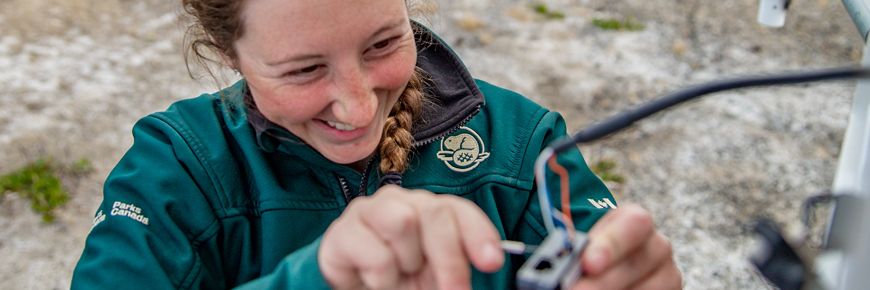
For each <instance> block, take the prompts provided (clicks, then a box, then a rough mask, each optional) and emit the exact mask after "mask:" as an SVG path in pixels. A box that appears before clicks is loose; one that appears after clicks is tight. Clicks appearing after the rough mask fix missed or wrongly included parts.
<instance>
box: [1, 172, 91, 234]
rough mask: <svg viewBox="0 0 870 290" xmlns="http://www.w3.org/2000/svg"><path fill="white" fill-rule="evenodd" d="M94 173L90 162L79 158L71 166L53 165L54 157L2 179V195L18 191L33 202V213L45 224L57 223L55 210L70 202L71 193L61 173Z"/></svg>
mask: <svg viewBox="0 0 870 290" xmlns="http://www.w3.org/2000/svg"><path fill="white" fill-rule="evenodd" d="M92 170H93V168H92V167H91V164H90V162H89V161H88V160H87V159H84V158H82V159H79V160H77V161H76V162H73V164H70V165H68V166H61V165H58V164H56V163H54V162H52V160H51V158H46V159H42V158H40V159H39V160H36V161H35V162H33V163H30V164H28V165H25V166H24V167H22V168H20V169H18V170H16V171H14V172H11V173H9V174H6V175H3V176H0V195H3V194H5V193H6V192H10V191H13V192H18V193H19V194H21V196H23V197H25V198H29V199H30V200H31V206H32V207H33V210H35V211H36V212H38V213H41V214H42V220H43V221H44V222H52V221H54V214H53V213H52V210H53V209H55V208H57V207H59V206H62V205H64V204H66V203H67V202H68V201H69V193H67V191H66V189H65V188H64V187H63V185H62V184H61V182H60V178H59V177H58V176H59V175H60V174H85V173H89V172H91V171H92Z"/></svg>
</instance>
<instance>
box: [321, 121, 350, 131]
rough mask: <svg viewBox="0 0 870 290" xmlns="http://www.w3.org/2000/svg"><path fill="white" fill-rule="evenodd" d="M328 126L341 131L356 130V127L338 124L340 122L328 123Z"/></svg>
mask: <svg viewBox="0 0 870 290" xmlns="http://www.w3.org/2000/svg"><path fill="white" fill-rule="evenodd" d="M326 124H329V126H330V127H333V128H336V129H339V130H342V131H351V130H356V127H352V126H350V125H347V124H342V123H338V122H331V121H326Z"/></svg>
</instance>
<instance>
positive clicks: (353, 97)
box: [332, 65, 379, 127]
mask: <svg viewBox="0 0 870 290" xmlns="http://www.w3.org/2000/svg"><path fill="white" fill-rule="evenodd" d="M334 81H335V83H334V86H335V88H336V90H334V93H333V94H332V95H333V96H332V113H333V114H334V115H335V117H336V118H337V119H338V121H339V122H342V123H345V124H347V125H351V126H354V127H364V126H366V125H369V124H370V123H371V122H372V120H373V119H374V118H375V114H376V113H377V110H378V101H379V100H378V96H377V93H376V92H375V89H374V85H373V84H372V82H371V81H370V79H369V78H368V77H367V76H366V72H365V71H364V69H363V68H362V67H360V66H359V65H349V66H346V67H345V68H344V69H342V70H340V71H338V74H337V75H336V77H335V80H334Z"/></svg>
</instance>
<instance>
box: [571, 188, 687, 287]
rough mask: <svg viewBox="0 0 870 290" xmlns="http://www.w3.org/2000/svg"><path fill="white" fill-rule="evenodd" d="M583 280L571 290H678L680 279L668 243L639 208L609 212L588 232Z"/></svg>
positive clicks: (634, 206)
mask: <svg viewBox="0 0 870 290" xmlns="http://www.w3.org/2000/svg"><path fill="white" fill-rule="evenodd" d="M588 238H589V244H588V245H587V246H586V249H585V250H584V252H583V258H582V264H581V266H582V268H583V272H584V273H583V278H581V280H580V281H579V282H578V283H577V284H575V285H574V287H572V288H571V289H573V290H587V289H680V288H681V287H682V275H681V274H680V270H679V269H677V266H676V264H675V263H674V259H673V254H672V253H673V252H672V250H671V245H670V242H668V240H667V238H665V237H664V236H662V235H661V234H660V233H658V232H657V231H656V230H655V228H654V223H653V219H652V216H651V215H650V213H649V212H648V211H647V210H645V209H644V208H642V207H640V206H639V205H634V204H630V205H625V206H621V207H619V208H617V209H614V210H611V211H609V212H608V213H607V214H605V215H604V217H602V218H601V220H599V221H598V222H597V223H596V224H595V225H594V226H593V227H592V229H591V230H590V231H589V235H588Z"/></svg>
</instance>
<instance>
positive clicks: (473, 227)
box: [318, 185, 505, 290]
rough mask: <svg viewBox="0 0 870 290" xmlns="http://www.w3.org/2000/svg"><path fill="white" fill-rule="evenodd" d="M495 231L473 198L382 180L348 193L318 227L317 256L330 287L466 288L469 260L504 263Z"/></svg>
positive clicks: (479, 264) (486, 265) (488, 266)
mask: <svg viewBox="0 0 870 290" xmlns="http://www.w3.org/2000/svg"><path fill="white" fill-rule="evenodd" d="M500 240H501V237H500V235H499V233H498V231H497V230H496V229H495V226H494V225H493V224H492V221H490V219H489V218H488V217H487V216H486V214H484V212H483V211H482V210H481V209H480V208H479V207H478V206H477V205H476V204H474V203H473V202H471V201H469V200H467V199H464V198H461V197H458V196H454V195H449V194H440V195H436V194H433V193H431V192H428V191H425V190H408V189H404V188H401V187H398V186H393V185H388V186H384V187H383V188H381V189H380V190H378V191H377V192H376V193H375V194H373V195H372V196H367V197H359V198H356V199H354V201H353V202H352V203H350V205H348V207H347V209H346V210H345V211H344V213H342V215H341V216H340V217H338V219H336V220H335V221H334V222H333V223H332V224H331V225H330V226H329V228H328V229H327V230H326V233H324V234H323V239H322V240H321V243H320V248H319V249H318V264H319V266H320V271H321V273H322V274H323V277H324V278H325V279H326V281H327V282H328V283H329V285H330V286H331V287H332V288H333V289H451V290H452V289H471V268H470V265H469V262H470V263H471V265H473V266H474V267H475V268H476V269H478V270H480V271H482V272H494V271H497V270H498V269H500V268H501V267H502V265H503V264H504V258H505V257H504V252H502V251H501V249H500V247H499V241H500Z"/></svg>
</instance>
